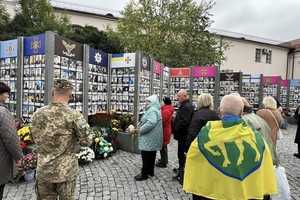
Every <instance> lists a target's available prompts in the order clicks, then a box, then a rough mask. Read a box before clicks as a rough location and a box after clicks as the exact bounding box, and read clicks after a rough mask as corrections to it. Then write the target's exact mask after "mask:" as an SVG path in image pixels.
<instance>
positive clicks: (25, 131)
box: [17, 126, 30, 136]
mask: <svg viewBox="0 0 300 200" xmlns="http://www.w3.org/2000/svg"><path fill="white" fill-rule="evenodd" d="M28 133H30V129H29V127H28V126H25V127H23V128H21V129H19V130H18V132H17V134H18V136H24V135H26V134H28Z"/></svg>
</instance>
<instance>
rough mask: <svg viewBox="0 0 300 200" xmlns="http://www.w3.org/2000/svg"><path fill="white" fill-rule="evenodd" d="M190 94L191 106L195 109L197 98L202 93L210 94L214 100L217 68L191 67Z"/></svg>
mask: <svg viewBox="0 0 300 200" xmlns="http://www.w3.org/2000/svg"><path fill="white" fill-rule="evenodd" d="M191 77H192V80H191V88H192V89H191V92H192V94H193V96H192V97H193V104H194V106H195V109H197V98H198V96H199V95H201V94H202V93H208V94H211V95H212V96H213V97H214V99H216V93H215V91H216V89H217V87H218V85H217V84H216V77H217V67H215V66H193V67H192V76H191Z"/></svg>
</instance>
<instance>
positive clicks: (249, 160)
mask: <svg viewBox="0 0 300 200" xmlns="http://www.w3.org/2000/svg"><path fill="white" fill-rule="evenodd" d="M243 107H244V104H243V101H242V99H241V97H240V96H237V95H226V96H224V97H223V99H222V101H221V104H220V115H221V120H219V121H209V122H208V123H207V124H206V126H205V127H203V128H202V129H201V131H200V133H199V134H198V136H197V138H196V139H195V140H194V141H193V143H192V144H191V146H190V148H189V151H188V153H187V157H186V166H185V172H184V183H183V189H184V191H186V192H188V193H192V194H193V199H194V200H196V199H217V200H248V199H269V195H272V194H276V193H277V182H276V175H275V170H274V166H273V162H272V156H271V153H270V150H269V148H268V145H267V144H266V142H265V141H264V139H263V137H262V136H261V134H260V133H259V132H257V131H256V130H253V129H252V128H251V127H250V126H248V124H247V123H246V122H245V121H244V120H243V119H242V118H241V117H240V116H241V114H242V112H243Z"/></svg>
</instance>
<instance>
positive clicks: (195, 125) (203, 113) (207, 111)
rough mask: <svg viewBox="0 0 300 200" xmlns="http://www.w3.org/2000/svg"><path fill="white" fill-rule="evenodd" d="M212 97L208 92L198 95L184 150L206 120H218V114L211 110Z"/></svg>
mask: <svg viewBox="0 0 300 200" xmlns="http://www.w3.org/2000/svg"><path fill="white" fill-rule="evenodd" d="M213 102H214V101H213V97H212V96H211V95H210V94H201V95H200V96H199V97H198V102H197V103H198V105H197V107H198V110H197V111H196V112H195V113H194V115H193V118H192V121H191V124H190V127H189V134H188V138H187V144H186V152H187V151H188V150H189V147H190V145H191V143H192V142H193V140H194V139H195V138H196V137H197V135H198V134H199V132H200V130H201V128H202V127H204V126H205V125H206V123H207V122H208V121H214V120H219V116H218V114H217V113H216V112H215V111H214V110H213V109H214V104H213Z"/></svg>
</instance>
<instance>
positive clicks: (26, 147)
mask: <svg viewBox="0 0 300 200" xmlns="http://www.w3.org/2000/svg"><path fill="white" fill-rule="evenodd" d="M17 135H18V136H19V138H20V146H21V149H22V150H23V153H24V154H28V153H31V152H32V149H33V146H32V145H33V140H32V136H31V134H30V125H26V126H24V127H22V128H20V129H19V130H18V131H17Z"/></svg>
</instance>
